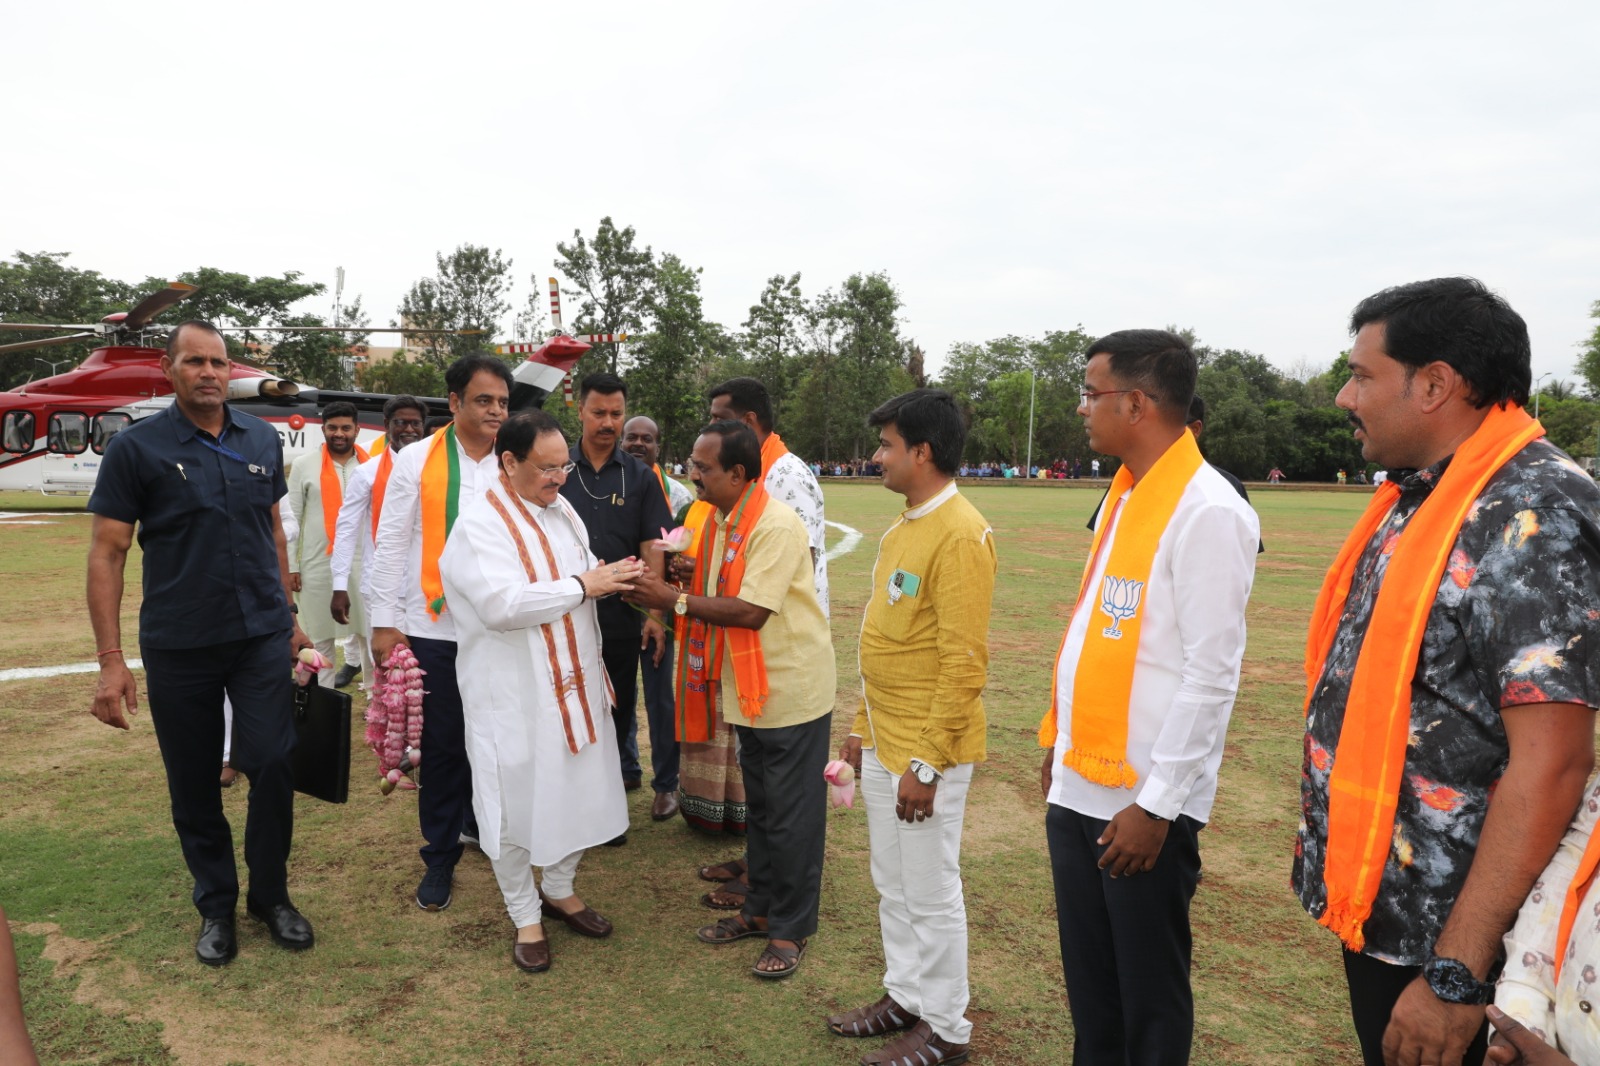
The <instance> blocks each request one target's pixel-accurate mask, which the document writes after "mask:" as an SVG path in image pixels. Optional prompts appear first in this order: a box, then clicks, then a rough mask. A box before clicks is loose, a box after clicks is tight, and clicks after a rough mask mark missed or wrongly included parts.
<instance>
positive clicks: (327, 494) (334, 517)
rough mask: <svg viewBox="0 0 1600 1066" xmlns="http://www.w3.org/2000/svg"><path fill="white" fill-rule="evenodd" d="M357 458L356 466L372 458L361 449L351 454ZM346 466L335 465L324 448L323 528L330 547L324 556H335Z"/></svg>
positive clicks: (326, 447) (324, 447)
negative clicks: (335, 540)
mask: <svg viewBox="0 0 1600 1066" xmlns="http://www.w3.org/2000/svg"><path fill="white" fill-rule="evenodd" d="M350 454H351V455H353V456H355V459H356V465H357V466H360V465H361V464H362V463H364V462H366V461H367V460H369V459H370V458H371V456H369V455H368V454H367V453H366V452H364V451H362V450H361V449H360V448H356V449H355V450H354V451H352V452H351V453H350ZM343 469H344V464H343V463H335V462H334V461H333V456H332V455H329V454H328V446H327V445H326V444H324V445H323V446H322V528H323V529H325V530H327V531H328V547H327V549H326V550H325V551H324V552H323V554H324V555H332V554H333V536H334V530H335V529H337V528H338V527H339V508H341V507H343V506H344V481H343V479H342V478H341V474H342V473H343Z"/></svg>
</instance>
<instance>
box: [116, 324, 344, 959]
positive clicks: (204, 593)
mask: <svg viewBox="0 0 1600 1066" xmlns="http://www.w3.org/2000/svg"><path fill="white" fill-rule="evenodd" d="M161 369H162V372H163V373H165V374H166V375H167V379H168V380H169V381H170V382H171V383H172V389H173V397H174V398H173V404H172V406H171V407H169V408H167V410H166V411H164V412H163V413H161V414H158V415H154V416H152V417H150V418H148V419H145V420H143V421H140V422H135V423H134V424H133V425H131V426H129V427H128V428H127V429H125V430H123V431H122V432H121V433H119V434H117V435H116V437H114V438H113V439H112V441H111V444H110V445H109V446H108V447H107V448H106V455H105V460H104V462H103V463H102V464H101V467H100V475H99V478H98V479H97V481H96V484H95V490H94V494H93V495H92V496H90V497H89V510H90V511H91V512H93V514H94V527H93V532H92V534H91V538H92V540H91V544H90V547H89V568H88V569H89V573H88V597H89V620H90V622H91V623H92V625H93V626H94V635H95V642H96V645H97V647H98V648H99V660H100V682H99V685H98V687H97V688H96V690H95V698H94V715H95V717H96V718H99V719H100V720H101V721H102V722H105V723H106V724H107V725H110V726H115V727H116V728H118V729H127V728H128V721H127V719H126V718H125V717H124V711H126V713H127V714H132V713H134V711H135V710H136V709H137V708H138V706H139V692H138V683H137V682H136V681H135V680H134V677H133V673H132V672H131V671H130V670H129V669H128V664H127V661H126V658H125V656H124V653H123V648H122V635H121V622H120V620H119V615H120V610H121V606H122V582H123V573H124V570H125V568H126V564H127V559H128V549H129V547H130V546H131V545H132V542H133V539H134V531H135V525H136V524H137V527H138V538H139V546H140V547H141V548H142V549H143V551H144V602H143V603H142V604H141V606H140V609H139V652H140V655H141V656H142V657H143V659H144V668H145V681H146V684H147V685H148V686H149V695H150V721H151V724H152V725H154V727H155V731H156V741H157V743H158V744H159V745H160V747H161V759H162V762H163V763H165V764H166V770H167V791H168V792H169V794H170V795H171V799H172V824H173V826H174V828H176V829H177V831H178V841H179V843H180V844H181V845H182V847H183V857H184V861H185V862H186V863H188V866H189V872H190V874H192V875H193V877H194V903H195V907H196V908H197V909H198V910H199V911H200V917H201V924H200V937H199V940H198V941H197V942H196V944H195V955H196V957H198V958H199V960H200V961H201V962H203V963H205V964H207V965H208V966H222V965H224V964H226V963H227V962H229V961H230V960H231V959H232V958H233V957H234V955H235V953H236V951H237V941H236V937H235V933H234V908H235V906H236V905H237V903H238V898H239V877H238V871H237V870H236V869H235V867H234V862H233V831H232V829H231V828H230V827H229V825H228V820H227V817H226V816H225V815H224V814H223V812H222V792H221V786H220V785H219V783H218V781H217V753H218V752H219V751H221V750H222V732H223V718H222V700H223V696H224V694H227V695H228V696H229V697H230V698H231V699H232V702H233V716H234V717H233V757H232V762H233V765H234V766H235V767H237V768H238V770H239V771H240V772H241V773H243V774H244V775H245V776H246V777H248V778H249V779H250V811H249V814H248V816H247V818H246V821H245V830H244V857H245V863H246V865H248V866H249V868H250V892H249V894H248V896H247V897H246V909H247V910H248V912H249V914H250V916H251V917H252V918H255V919H256V920H257V921H261V922H264V923H265V924H266V925H267V928H268V930H269V932H270V933H271V934H272V939H273V941H274V942H276V943H277V944H278V945H279V946H281V947H285V948H289V949H291V950H296V951H298V950H301V949H304V948H309V947H311V945H312V942H313V937H312V932H311V924H310V923H309V922H307V921H306V920H305V918H304V917H302V916H301V915H300V912H299V911H297V910H295V908H294V904H293V903H291V902H290V901H289V887H288V858H289V846H290V842H291V839H292V837H293V835H294V773H293V771H292V769H291V768H290V763H289V756H290V753H291V752H292V751H293V750H294V744H295V729H294V722H293V720H292V719H291V716H290V672H289V666H290V663H289V661H286V660H285V658H284V656H285V654H287V655H289V656H290V658H291V660H292V658H293V656H294V655H295V654H296V653H298V652H299V650H300V649H301V648H304V647H309V646H310V645H311V642H310V641H309V640H308V639H307V638H306V635H305V634H304V633H303V632H301V630H300V627H299V625H298V624H296V623H295V621H294V619H293V617H292V616H291V614H290V611H292V610H293V608H291V607H290V606H289V601H288V593H287V590H286V588H285V586H284V581H283V574H284V571H285V569H286V566H285V563H286V558H285V556H286V552H285V546H284V538H283V527H282V525H281V524H280V522H279V519H278V503H277V501H278V500H279V499H281V498H282V497H283V496H284V494H285V493H286V492H287V491H288V490H287V485H286V483H285V481H284V476H283V446H282V444H281V443H280V441H279V439H278V434H277V432H276V431H275V430H273V428H272V427H271V426H269V425H268V424H267V423H266V422H264V421H262V420H261V419H259V418H256V417H255V416H253V415H248V414H245V413H243V412H242V411H234V410H232V409H231V408H230V407H229V406H228V404H227V403H226V398H227V386H228V376H229V373H230V364H229V362H228V353H227V348H226V346H225V345H224V344H223V342H222V335H221V334H220V333H218V332H217V330H216V328H215V327H214V326H212V325H211V324H210V323H209V322H199V321H190V322H185V323H183V324H182V325H180V326H179V327H178V328H177V329H175V330H173V332H172V336H171V339H170V340H169V341H168V342H167V354H166V355H165V356H163V357H162V359H161Z"/></svg>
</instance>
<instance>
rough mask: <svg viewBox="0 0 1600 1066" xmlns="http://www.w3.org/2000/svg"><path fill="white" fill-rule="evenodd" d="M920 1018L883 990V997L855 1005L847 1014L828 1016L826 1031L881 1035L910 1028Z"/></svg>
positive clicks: (848, 1034) (838, 1034)
mask: <svg viewBox="0 0 1600 1066" xmlns="http://www.w3.org/2000/svg"><path fill="white" fill-rule="evenodd" d="M921 1020H922V1019H921V1018H919V1017H918V1016H917V1015H915V1014H912V1013H911V1012H910V1011H909V1010H907V1009H906V1008H904V1007H902V1006H901V1005H900V1004H898V1003H896V1002H895V1001H894V997H893V996H891V995H889V993H887V992H885V993H884V994H883V998H882V999H880V1000H878V1002H876V1003H869V1004H867V1005H866V1006H865V1007H857V1008H856V1009H855V1010H853V1011H851V1012H850V1013H848V1014H835V1015H833V1016H832V1017H830V1018H829V1019H828V1032H830V1033H832V1034H833V1035H834V1036H882V1035H883V1034H885V1033H894V1032H899V1031H900V1030H901V1029H910V1028H911V1027H912V1026H913V1025H916V1024H917V1023H918V1022H920V1021H921Z"/></svg>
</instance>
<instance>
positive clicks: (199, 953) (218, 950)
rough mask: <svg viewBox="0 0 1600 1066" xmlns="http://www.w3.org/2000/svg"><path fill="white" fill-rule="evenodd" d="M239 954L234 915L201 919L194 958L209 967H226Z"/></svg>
mask: <svg viewBox="0 0 1600 1066" xmlns="http://www.w3.org/2000/svg"><path fill="white" fill-rule="evenodd" d="M237 954H239V938H238V937H237V935H235V933H234V927H233V915H231V914H230V915H228V916H227V917H226V918H202V919H200V937H199V939H197V940H196V941H195V942H194V957H195V958H197V959H199V960H200V961H201V962H203V963H205V964H206V965H207V966H226V965H228V963H230V962H232V961H233V957H234V956H235V955H237Z"/></svg>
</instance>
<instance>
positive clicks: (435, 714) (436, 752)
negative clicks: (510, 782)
mask: <svg viewBox="0 0 1600 1066" xmlns="http://www.w3.org/2000/svg"><path fill="white" fill-rule="evenodd" d="M406 644H408V645H409V646H410V647H411V651H412V653H413V654H415V655H416V657H417V665H418V666H420V667H421V668H422V669H423V670H424V671H425V672H426V676H425V677H423V679H422V687H423V692H424V695H423V697H422V754H423V756H424V757H423V760H422V767H421V772H420V773H419V775H418V781H417V784H418V786H419V787H418V789H417V820H418V822H420V823H421V826H422V839H423V841H424V843H423V845H422V848H421V850H420V851H419V854H420V855H421V856H422V861H423V862H424V863H425V864H427V865H428V866H454V865H455V864H456V863H457V861H459V860H460V858H461V834H462V832H463V830H464V831H466V832H467V833H469V834H471V835H472V836H474V837H476V836H477V835H478V834H477V820H476V819H475V818H473V816H472V767H471V765H470V764H469V763H468V762H467V725H466V721H465V719H464V718H463V717H462V713H461V689H460V687H459V686H458V685H457V683H456V642H455V641H453V640H429V639H427V638H424V637H407V638H406Z"/></svg>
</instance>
